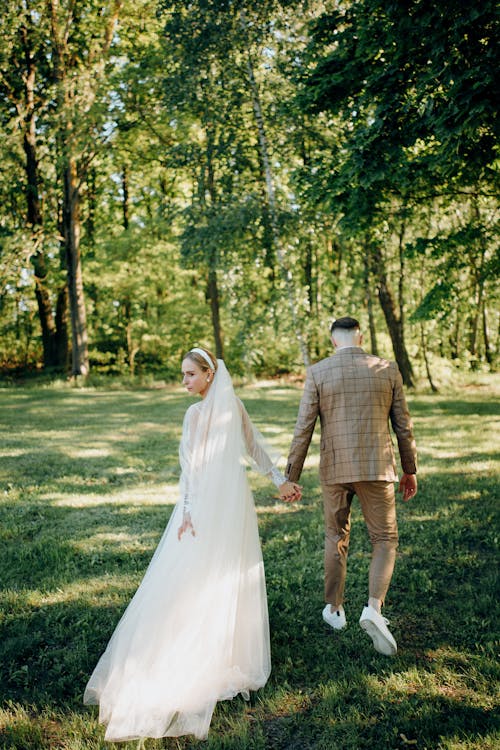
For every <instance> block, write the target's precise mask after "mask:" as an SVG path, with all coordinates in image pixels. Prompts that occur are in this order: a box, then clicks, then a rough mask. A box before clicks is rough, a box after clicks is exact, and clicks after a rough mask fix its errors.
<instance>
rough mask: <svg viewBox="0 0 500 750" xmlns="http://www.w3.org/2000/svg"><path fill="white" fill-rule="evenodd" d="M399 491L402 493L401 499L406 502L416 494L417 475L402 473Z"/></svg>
mask: <svg viewBox="0 0 500 750" xmlns="http://www.w3.org/2000/svg"><path fill="white" fill-rule="evenodd" d="M399 491H400V492H402V493H403V500H404V501H405V503H406V502H408V500H409V499H410V498H412V497H415V495H416V494H417V476H416V474H403V476H402V477H401V481H400V483H399Z"/></svg>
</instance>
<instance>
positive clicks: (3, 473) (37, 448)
mask: <svg viewBox="0 0 500 750" xmlns="http://www.w3.org/2000/svg"><path fill="white" fill-rule="evenodd" d="M493 386H494V383H493V380H492V378H491V377H489V378H484V379H483V380H481V379H478V378H476V380H475V381H472V380H471V379H470V378H469V380H468V382H467V383H466V387H465V388H463V389H461V388H457V387H456V388H455V389H453V388H449V389H448V391H447V393H446V395H439V396H436V395H432V396H431V395H429V396H426V395H419V396H413V397H411V398H410V408H411V411H412V415H413V417H414V422H415V429H416V435H417V439H418V444H419V452H420V472H419V494H418V496H417V497H416V498H415V500H413V501H411V502H410V503H409V504H403V503H399V504H398V514H399V527H400V538H401V539H400V547H399V552H398V559H397V563H396V571H395V576H394V580H393V583H392V586H391V589H390V592H389V597H388V601H387V606H386V614H387V616H388V617H389V618H390V620H391V628H392V630H393V632H394V633H395V636H396V638H397V640H398V644H399V651H398V654H397V656H396V657H395V658H394V659H386V658H385V657H382V656H380V655H378V654H376V652H374V650H373V648H372V645H371V641H370V640H369V639H367V638H366V635H365V634H364V633H363V632H362V631H361V630H360V629H359V626H358V624H357V618H358V616H359V612H360V611H361V608H362V606H363V605H364V603H365V597H366V586H367V571H368V564H369V552H370V547H369V541H368V538H367V534H366V529H365V525H364V522H363V519H362V516H361V513H360V511H359V508H358V506H357V504H356V503H355V504H354V509H353V522H352V540H351V551H350V557H349V571H348V586H347V592H346V593H347V601H346V611H347V617H348V628H347V629H346V630H345V631H344V632H343V633H342V634H334V633H332V632H331V631H330V630H329V629H328V628H327V626H325V625H324V623H323V622H322V619H321V610H322V607H323V601H322V599H323V596H322V594H323V572H322V565H323V552H322V545H323V518H322V507H321V499H320V490H319V484H318V476H317V466H316V459H317V455H318V450H319V446H318V440H317V436H316V437H315V438H314V441H313V446H312V449H311V455H310V458H309V459H308V462H307V464H306V470H305V472H304V475H303V478H302V480H303V485H304V500H303V502H302V503H301V504H300V505H298V506H286V505H283V504H280V503H277V502H276V499H275V498H274V495H275V489H274V487H272V485H270V484H269V482H268V480H266V479H265V478H263V477H261V476H259V475H255V474H252V473H251V474H249V479H250V482H251V485H252V487H253V491H254V496H255V500H256V507H257V513H258V519H259V528H260V534H261V539H262V546H263V554H264V562H265V566H266V578H267V589H268V600H269V613H270V623H271V640H272V644H271V645H272V662H273V671H272V674H271V678H270V680H269V682H268V684H267V685H266V687H265V688H264V689H263V690H261V691H259V692H258V693H257V694H255V695H252V697H251V700H250V702H248V703H246V702H245V701H243V700H242V699H240V698H237V699H235V700H233V701H229V702H224V703H221V704H219V705H218V706H217V708H216V711H215V714H214V719H213V722H212V726H211V730H210V735H209V738H208V740H207V741H206V742H204V743H202V742H197V741H195V740H193V739H192V738H180V739H179V740H173V739H170V740H151V739H150V740H147V741H146V748H147V750H155V749H157V750H159V748H172V750H173V748H177V750H178V748H184V750H188V749H193V750H194V748H202V747H209V748H213V750H235V749H236V748H241V750H257V749H258V750H264V748H265V749H266V750H284V748H292V747H294V748H301V749H302V748H304V749H306V750H329V749H330V748H332V747H342V748H346V750H360V748H366V750H368V748H374V749H375V750H386V748H404V747H407V746H409V747H417V748H433V750H494V748H496V747H497V745H498V740H499V739H500V734H499V727H498V722H497V719H496V714H495V711H496V710H497V709H498V684H499V676H500V675H499V670H498V662H497V659H496V656H497V646H498V643H497V638H498V633H497V630H498V628H497V627H496V626H497V622H498V601H497V597H496V592H497V588H498V580H497V567H496V565H495V562H496V549H497V546H498V538H497V537H498V504H497V501H496V489H497V482H496V479H497V474H498V468H499V467H498V448H499V447H500V446H499V445H498V436H499V435H500V432H499V431H498V429H495V427H496V426H497V424H496V423H497V421H498V418H499V401H498V389H497V390H496V392H495V390H494V387H493ZM239 395H240V396H241V398H242V399H243V401H244V402H245V404H246V406H247V408H248V411H249V413H250V415H251V416H252V418H253V419H254V421H255V422H256V424H257V425H258V426H259V428H260V429H261V430H262V431H263V432H264V434H265V435H266V436H267V438H268V440H270V441H271V442H272V444H273V445H274V446H275V447H276V448H278V449H280V450H281V451H282V452H283V453H284V454H286V451H287V449H288V446H289V441H290V434H291V429H292V425H293V423H294V419H295V416H296V412H297V407H298V402H299V397H300V389H297V388H295V387H291V386H286V385H283V384H279V383H276V384H274V385H262V384H260V385H255V386H247V387H245V388H242V389H241V390H240V391H239ZM189 403H190V399H189V397H188V396H187V395H186V394H185V393H184V392H183V391H182V390H181V389H180V388H177V387H164V388H162V389H158V388H155V389H150V390H147V389H133V390H130V389H125V390H123V389H120V390H113V391H112V390H109V389H97V388H81V389H80V388H70V387H69V386H68V385H65V384H63V383H59V384H52V385H49V386H47V387H44V388H40V387H33V388H26V389H22V388H9V389H3V390H0V407H1V408H0V414H1V415H2V417H1V418H2V420H3V421H2V423H1V424H0V434H1V435H2V438H1V442H0V459H1V460H0V498H1V500H0V514H1V524H0V540H1V544H0V565H1V570H2V590H1V592H0V602H1V605H0V636H1V637H0V692H1V696H2V707H1V709H0V737H1V743H0V744H1V746H2V749H3V750H54V748H59V747H61V748H68V750H89V748H94V749H95V750H98V749H100V750H102V748H103V747H104V744H103V729H102V727H101V726H99V725H98V722H97V713H96V711H94V710H92V709H89V708H85V707H83V705H82V703H81V701H82V693H83V689H84V686H85V684H86V681H87V679H88V676H89V674H90V672H91V670H92V668H93V667H94V665H95V662H96V660H97V658H98V656H99V655H100V653H101V652H102V649H103V648H104V646H105V645H106V642H107V640H108V638H109V636H110V635H111V633H112V632H113V629H114V627H115V626H116V624H117V622H118V619H119V617H120V615H121V613H122V612H123V610H124V608H125V606H126V605H127V603H128V601H129V600H130V597H131V596H132V595H133V592H134V590H135V589H136V587H137V585H138V584H139V582H140V579H141V576H142V574H143V572H144V570H145V567H146V566H147V564H148V561H149V559H150V558H151V555H152V554H153V551H154V549H155V547H156V544H157V542H158V540H159V538H160V536H161V533H162V531H163V529H164V527H165V525H166V523H167V520H168V517H169V515H170V512H171V508H172V504H173V503H174V502H175V501H176V500H177V481H178V476H179V467H178V457H177V446H178V440H179V437H180V430H181V424H182V417H183V414H184V411H185V409H186V408H187V406H188V405H189ZM486 422H488V424H489V429H488V430H487V431H485V430H484V429H483V427H484V424H485V423H486ZM415 743H416V744H415ZM136 745H137V743H132V742H131V743H127V744H124V745H123V747H124V749H125V748H129V749H130V750H132V749H133V748H135V747H136Z"/></svg>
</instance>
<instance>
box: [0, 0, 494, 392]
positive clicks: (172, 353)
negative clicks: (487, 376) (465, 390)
mask: <svg viewBox="0 0 500 750" xmlns="http://www.w3.org/2000/svg"><path fill="white" fill-rule="evenodd" d="M497 32H498V18H497V10H496V4H495V3H493V2H492V1H490V0H482V2H480V3H470V4H466V3H457V2H454V1H452V0H442V1H441V2H439V3H434V2H428V1H426V0H405V1H404V2H401V0H399V1H398V2H388V1H387V0H386V1H385V2H382V0H352V1H349V0H346V1H345V2H342V1H341V0H339V1H338V2H314V1H311V2H297V1H296V0H295V1H294V0H282V1H279V0H259V2H246V1H245V0H193V1H192V2H187V1H186V0H182V2H181V1H179V2H177V1H176V2H169V1H168V0H159V1H157V0H107V1H105V0H101V1H99V0H19V1H16V2H14V1H13V0H5V1H4V3H3V4H2V10H1V12H0V33H1V36H2V46H1V49H0V140H1V143H2V160H1V164H0V370H1V373H2V376H3V378H4V379H11V378H13V377H15V378H17V377H19V376H25V375H26V374H27V373H38V372H40V371H41V370H43V371H45V372H46V373H48V374H49V375H50V376H53V375H54V374H58V373H63V374H69V375H72V376H75V377H80V376H84V377H88V376H89V374H90V377H96V376H99V375H100V374H119V375H121V376H123V375H131V376H133V377H136V376H139V377H140V378H142V379H144V378H159V377H161V378H163V379H166V380H169V379H174V378H176V377H178V372H179V362H180V359H181V357H182V354H183V352H185V351H186V350H187V349H188V348H190V347H191V346H192V345H196V344H202V345H206V346H208V347H210V348H212V349H213V350H214V351H215V352H216V353H217V355H218V356H219V357H222V356H223V357H225V359H226V360H227V362H228V364H229V367H230V369H231V370H232V372H233V373H235V374H237V375H255V376H266V375H275V374H282V373H293V372H298V371H303V368H304V365H307V364H308V363H309V362H311V361H314V360H315V359H318V358H320V357H323V356H325V355H327V354H329V353H330V344H329V339H328V327H329V323H330V322H331V320H332V319H333V318H334V317H337V316H338V315H342V314H352V315H355V316H356V317H359V318H360V320H361V322H362V326H363V329H364V330H365V342H366V345H367V348H368V349H371V351H373V352H374V353H379V354H381V355H385V356H390V357H391V358H392V357H395V358H396V359H397V361H398V363H399V366H400V369H401V371H402V374H403V378H404V381H405V384H406V385H407V386H412V385H415V384H416V383H417V382H418V381H419V380H424V381H425V379H427V381H428V384H429V385H430V387H431V388H432V389H435V388H436V387H437V385H439V383H440V379H441V378H442V377H445V376H446V373H448V375H449V374H450V373H452V374H455V373H456V372H457V371H463V372H465V371H467V370H470V369H471V368H473V369H475V370H494V369H495V356H496V352H497V351H498V343H499V329H500V314H499V306H498V285H497V280H498V275H499V270H500V259H499V251H498V171H497V169H496V165H497V161H496V160H497V154H496V140H495V135H496V101H498V99H499V96H498V90H497V89H496V82H495V73H496V71H497V70H498V67H499V66H498V45H497V43H495V34H496V33H497Z"/></svg>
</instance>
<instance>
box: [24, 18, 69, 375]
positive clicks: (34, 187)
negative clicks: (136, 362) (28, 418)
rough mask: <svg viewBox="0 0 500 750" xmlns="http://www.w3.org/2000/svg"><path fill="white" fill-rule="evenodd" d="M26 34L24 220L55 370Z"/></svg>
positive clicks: (48, 356)
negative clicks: (29, 237) (32, 245)
mask: <svg viewBox="0 0 500 750" xmlns="http://www.w3.org/2000/svg"><path fill="white" fill-rule="evenodd" d="M30 20H31V19H30ZM30 30H31V29H30V28H28V26H27V25H23V26H22V27H21V29H20V35H21V42H22V46H23V50H24V60H25V65H26V70H25V75H24V76H23V80H24V98H25V102H24V116H23V120H24V125H23V129H24V134H23V149H24V154H25V173H26V218H27V223H28V226H29V227H30V229H31V231H32V233H33V237H32V241H33V243H34V245H35V247H34V252H33V254H32V256H31V263H32V265H33V270H34V274H35V297H36V301H37V309H38V317H39V320H40V327H41V331H42V347H43V364H44V367H45V368H59V367H60V366H61V364H62V363H61V361H60V359H59V348H60V342H59V341H58V329H57V325H56V323H55V321H54V315H53V311H52V303H51V298H50V292H49V289H48V286H47V259H46V256H45V251H44V247H43V217H42V209H41V205H40V192H39V188H38V185H39V171H38V158H37V146H36V105H35V79H36V64H35V60H34V56H33V50H32V48H31V39H30ZM65 358H66V357H64V359H65Z"/></svg>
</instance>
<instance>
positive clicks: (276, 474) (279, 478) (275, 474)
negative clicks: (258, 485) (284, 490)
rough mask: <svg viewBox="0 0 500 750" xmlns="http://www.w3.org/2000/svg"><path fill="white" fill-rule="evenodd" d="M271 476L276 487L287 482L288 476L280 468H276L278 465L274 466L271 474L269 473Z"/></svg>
mask: <svg viewBox="0 0 500 750" xmlns="http://www.w3.org/2000/svg"><path fill="white" fill-rule="evenodd" d="M267 476H269V477H271V479H272V481H273V482H274V484H275V485H276V487H280V486H281V485H282V484H283V482H286V477H285V475H284V474H282V473H281V471H280V470H279V469H277V468H276V466H273V468H272V469H271V471H270V472H269V474H268V475H267Z"/></svg>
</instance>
